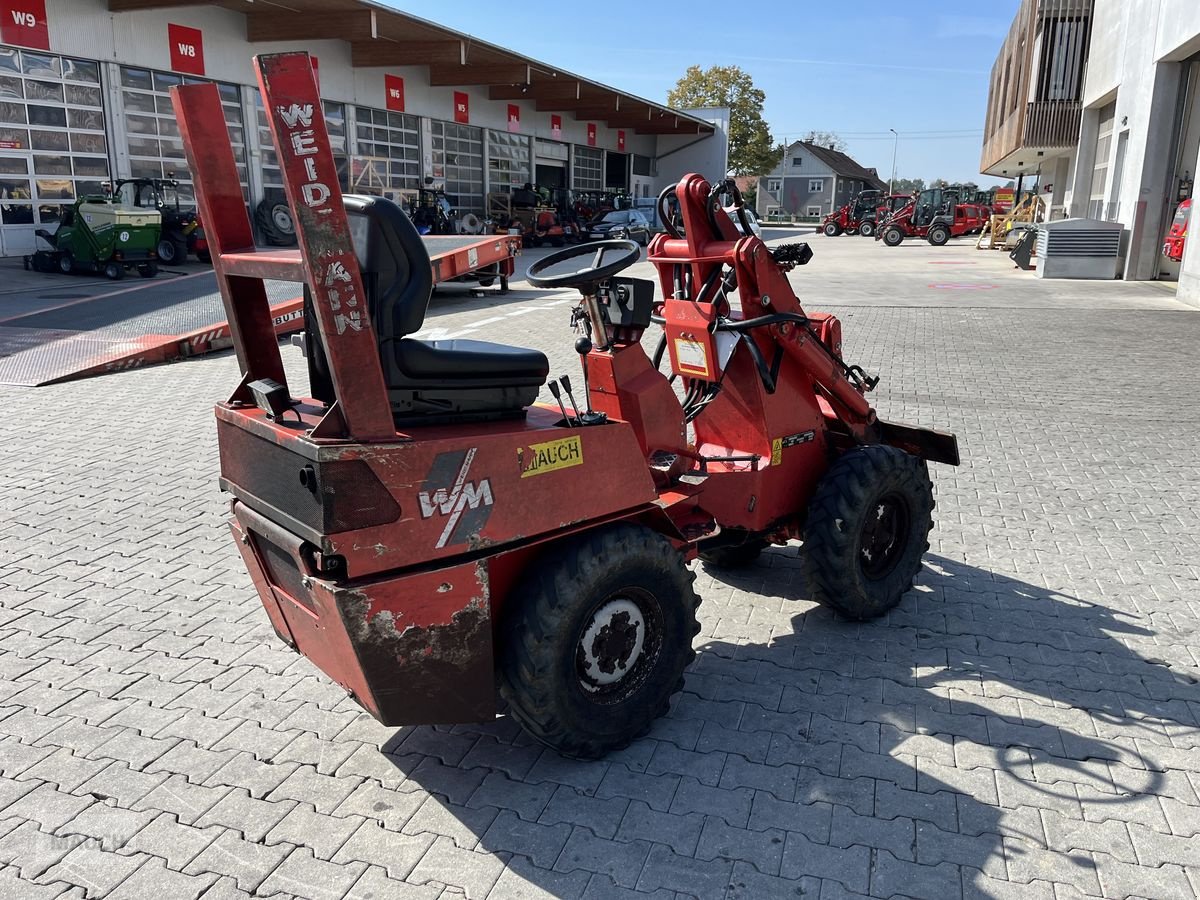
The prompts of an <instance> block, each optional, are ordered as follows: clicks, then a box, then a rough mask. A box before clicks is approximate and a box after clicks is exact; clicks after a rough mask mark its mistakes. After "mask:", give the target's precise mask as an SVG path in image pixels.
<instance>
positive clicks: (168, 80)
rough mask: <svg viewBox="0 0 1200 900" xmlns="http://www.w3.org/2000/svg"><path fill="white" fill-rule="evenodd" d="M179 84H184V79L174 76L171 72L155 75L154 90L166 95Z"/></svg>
mask: <svg viewBox="0 0 1200 900" xmlns="http://www.w3.org/2000/svg"><path fill="white" fill-rule="evenodd" d="M178 84H183V79H182V78H181V77H179V76H178V75H172V74H170V73H169V72H155V73H154V89H155V90H156V91H162V92H163V93H166V92H167V91H169V90H171V88H173V87H175V86H176V85H178Z"/></svg>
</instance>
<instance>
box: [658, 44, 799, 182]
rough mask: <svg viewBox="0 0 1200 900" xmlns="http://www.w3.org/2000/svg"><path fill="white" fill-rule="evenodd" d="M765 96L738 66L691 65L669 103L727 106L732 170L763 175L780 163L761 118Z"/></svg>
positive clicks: (687, 106)
mask: <svg viewBox="0 0 1200 900" xmlns="http://www.w3.org/2000/svg"><path fill="white" fill-rule="evenodd" d="M766 99H767V95H766V94H765V93H764V92H763V91H761V90H759V89H758V88H756V87H755V86H754V81H753V80H752V79H751V78H750V75H749V73H747V72H744V71H743V70H742V69H741V68H740V67H738V66H711V67H710V68H708V69H701V68H700V67H699V66H689V67H688V70H687V71H686V72H685V73H684V75H683V77H682V78H680V79H679V81H678V82H677V83H676V85H675V87H674V88H673V89H672V90H671V91H669V92H668V93H667V104H668V105H669V106H673V107H675V108H676V109H696V108H698V107H704V106H724V107H728V109H729V171H730V172H732V173H733V174H734V175H762V174H764V173H766V172H769V171H771V169H773V168H775V166H776V165H777V164H778V162H779V159H780V155H779V154H777V152H776V149H775V147H774V141H773V140H772V138H771V131H770V129H769V128H767V123H766V122H765V121H764V120H763V117H762V106H763V101H765V100H766Z"/></svg>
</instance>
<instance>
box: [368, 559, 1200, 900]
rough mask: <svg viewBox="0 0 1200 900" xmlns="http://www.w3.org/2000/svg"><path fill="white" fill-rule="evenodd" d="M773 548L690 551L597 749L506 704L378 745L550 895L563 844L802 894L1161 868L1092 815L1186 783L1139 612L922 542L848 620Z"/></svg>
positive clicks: (660, 880)
mask: <svg viewBox="0 0 1200 900" xmlns="http://www.w3.org/2000/svg"><path fill="white" fill-rule="evenodd" d="M796 563H797V561H796V559H795V554H794V551H791V550H789V549H787V548H774V549H773V550H771V551H769V552H768V553H767V554H764V556H763V557H762V559H761V560H760V561H759V563H758V564H757V565H755V566H753V567H750V568H748V569H745V570H741V571H730V570H718V569H715V568H714V569H707V570H705V569H704V568H701V569H700V570H699V575H698V589H699V591H700V593H701V596H702V597H704V598H705V601H704V603H703V605H702V607H701V610H700V618H701V622H702V624H703V626H704V631H703V632H702V634H701V636H700V637H698V638H697V641H698V644H697V648H698V650H699V655H698V658H697V660H696V662H695V663H694V665H693V667H692V669H691V670H690V672H689V675H688V677H687V682H686V686H685V689H684V693H683V694H682V695H681V696H680V698H679V699H678V702H677V703H676V704H675V705H674V707H673V710H672V712H671V714H670V715H669V716H668V717H666V718H665V719H663V720H660V722H658V723H657V724H656V725H655V727H654V729H653V730H652V731H651V733H650V735H649V736H647V737H646V738H644V739H642V740H640V741H638V742H635V743H634V744H633V745H632V746H631V747H629V748H628V749H627V750H625V751H622V752H620V753H618V754H614V755H613V756H610V757H609V758H608V759H606V760H603V761H600V762H588V763H581V762H574V761H570V760H565V759H562V758H560V757H558V756H557V755H556V754H554V753H552V752H551V751H548V750H545V751H544V750H542V749H540V748H539V747H537V746H536V745H534V744H533V743H532V742H531V741H530V739H529V738H527V737H526V736H525V735H524V734H523V733H521V732H520V730H519V729H518V728H517V727H516V725H515V724H514V723H513V722H512V721H511V720H508V719H505V718H499V719H497V720H496V721H495V722H494V723H489V724H488V725H486V726H474V725H471V726H457V727H455V728H453V729H449V728H437V729H435V728H409V729H403V730H401V731H400V732H399V733H397V734H396V735H395V736H394V738H393V739H392V740H391V741H389V742H388V744H387V745H386V746H385V747H384V748H383V749H384V750H385V752H389V753H392V754H396V755H394V756H391V757H390V758H391V760H392V761H393V762H394V764H395V765H396V766H397V767H399V768H400V770H401V771H403V772H404V774H405V775H407V777H408V778H409V779H411V781H413V782H415V783H416V784H418V785H420V786H421V787H422V788H424V789H426V790H428V791H430V792H432V793H433V794H435V795H437V800H438V802H439V804H440V805H441V807H442V810H443V813H444V815H445V817H446V818H447V819H448V820H450V821H451V822H452V824H451V826H450V827H451V831H452V832H453V831H457V832H460V833H461V840H460V838H456V839H455V840H456V841H460V846H461V847H463V848H471V847H475V846H476V843H475V842H476V841H477V842H478V849H483V850H488V851H492V852H494V853H498V854H501V856H502V858H508V855H509V854H517V855H518V856H517V857H516V858H515V859H513V860H512V861H511V862H510V863H509V866H510V868H513V867H514V866H516V867H517V869H518V871H517V873H516V874H518V875H519V876H520V877H521V878H523V879H525V881H527V882H528V883H530V884H532V885H535V886H537V887H538V888H540V889H541V890H543V891H546V892H549V893H550V894H554V895H557V894H559V893H560V892H563V891H567V890H568V888H571V887H572V886H573V885H574V884H575V882H577V881H579V880H580V875H581V873H580V872H579V871H577V870H579V869H583V870H587V871H591V872H598V873H601V874H600V875H599V876H596V877H598V878H599V879H601V884H602V885H606V884H608V883H609V882H612V883H613V884H616V885H619V886H623V887H625V888H636V889H638V890H641V891H648V892H653V891H654V890H656V889H657V888H659V887H666V888H668V889H670V890H675V891H680V892H683V893H685V894H692V895H694V896H697V897H704V898H707V897H714V896H716V897H722V896H726V897H746V898H762V897H773V896H790V897H794V896H799V895H800V893H804V894H806V895H809V896H815V895H816V890H817V885H818V882H817V879H823V880H824V881H825V882H836V883H837V884H840V885H842V886H844V888H845V889H848V890H849V891H851V892H857V893H861V894H872V895H875V896H882V897H888V896H892V895H893V894H898V893H899V894H904V895H906V896H912V897H922V898H925V897H928V898H935V900H942V898H945V897H949V896H961V895H963V894H964V893H965V894H966V895H967V896H972V895H983V896H994V895H995V893H996V892H997V891H998V890H1003V889H1005V888H1010V887H1011V885H1006V884H1003V883H1002V882H1008V881H1011V882H1016V883H1020V884H1026V883H1028V882H1032V881H1039V882H1042V883H1041V884H1035V885H1032V886H1031V887H1030V888H1029V889H1030V890H1033V891H1034V892H1035V894H1036V895H1037V896H1041V895H1042V894H1043V893H1046V892H1047V891H1049V890H1050V885H1049V884H1046V883H1045V882H1051V883H1059V884H1067V885H1073V886H1075V887H1076V888H1078V889H1079V890H1080V891H1082V892H1084V893H1087V894H1096V895H1099V894H1100V893H1101V881H1103V882H1104V893H1105V895H1106V896H1111V895H1112V893H1113V892H1114V891H1115V892H1117V893H1118V894H1119V895H1121V896H1124V895H1125V894H1124V893H1121V891H1124V890H1125V889H1126V888H1128V891H1130V892H1133V893H1138V894H1141V893H1144V892H1146V890H1147V888H1150V890H1149V894H1148V895H1154V896H1170V895H1173V894H1174V893H1175V892H1176V891H1175V887H1177V885H1176V883H1175V881H1174V880H1173V879H1174V878H1175V876H1178V879H1179V880H1180V883H1181V884H1182V885H1184V886H1185V889H1186V879H1185V877H1184V876H1183V873H1182V870H1181V869H1179V868H1178V867H1177V866H1164V865H1161V863H1163V862H1164V860H1161V859H1160V860H1154V861H1152V862H1151V865H1157V866H1158V867H1157V868H1148V867H1145V866H1143V867H1141V868H1138V867H1137V864H1138V862H1139V859H1138V856H1137V855H1136V854H1135V851H1134V848H1133V846H1132V845H1131V844H1130V840H1129V837H1128V836H1127V835H1128V833H1127V832H1126V831H1125V830H1124V829H1123V828H1117V829H1114V828H1112V827H1109V826H1105V825H1104V824H1103V823H1105V822H1116V821H1121V822H1128V823H1131V826H1130V827H1131V830H1136V829H1139V828H1140V829H1143V830H1144V831H1147V832H1148V833H1149V832H1154V831H1158V832H1167V833H1169V832H1170V828H1169V826H1168V825H1167V823H1166V820H1165V819H1164V817H1163V810H1162V806H1161V805H1160V803H1159V800H1158V795H1162V796H1163V797H1166V798H1175V800H1179V801H1182V802H1184V803H1188V804H1195V803H1196V802H1197V800H1196V795H1195V793H1194V792H1193V790H1192V787H1191V786H1190V784H1189V783H1188V780H1187V777H1186V775H1184V774H1183V772H1181V771H1172V770H1171V767H1170V761H1171V760H1170V756H1171V754H1172V753H1179V752H1180V751H1178V750H1176V749H1174V748H1173V746H1172V740H1171V736H1172V735H1173V734H1183V733H1190V734H1191V735H1193V741H1194V740H1195V737H1194V736H1195V734H1196V733H1197V724H1198V723H1197V721H1196V712H1197V711H1198V710H1200V687H1198V686H1197V684H1196V682H1195V681H1194V680H1193V679H1191V678H1188V677H1180V676H1176V675H1174V674H1173V673H1172V671H1171V670H1170V668H1169V667H1168V666H1167V665H1165V664H1163V663H1161V662H1159V661H1157V660H1155V659H1147V658H1144V657H1142V656H1140V655H1139V654H1138V653H1136V652H1135V651H1134V650H1132V649H1131V648H1130V647H1129V646H1127V645H1126V642H1127V641H1130V642H1137V641H1139V640H1141V641H1145V640H1146V639H1149V638H1152V637H1153V635H1154V632H1153V631H1152V630H1151V629H1149V628H1147V627H1145V625H1144V624H1142V623H1139V622H1138V621H1137V619H1136V618H1135V617H1132V616H1126V615H1123V614H1120V613H1116V612H1114V611H1112V610H1110V609H1108V608H1106V607H1105V606H1102V605H1100V604H1098V603H1093V602H1090V601H1088V600H1086V599H1083V598H1077V597H1073V596H1069V595H1066V594H1062V593H1058V592H1055V591H1052V590H1046V589H1043V588H1038V587H1035V586H1033V585H1030V584H1026V583H1024V582H1021V581H1017V580H1015V579H1011V578H1006V577H1004V576H1002V575H999V574H996V573H992V572H989V571H987V570H984V569H980V568H976V567H973V566H970V565H965V564H963V563H958V562H954V561H952V560H949V559H945V558H942V557H938V556H934V555H931V556H927V557H926V566H925V568H924V569H923V571H922V573H921V575H920V577H919V579H918V584H917V587H916V588H915V589H914V590H913V591H912V592H910V593H909V594H908V595H907V596H906V597H905V599H904V601H903V603H902V604H901V605H900V607H899V608H898V609H896V610H894V611H893V612H892V613H891V614H890V615H889V616H888V617H886V618H885V619H884V620H881V621H878V622H874V623H865V624H856V623H851V622H846V621H844V620H841V619H838V618H837V617H835V616H833V615H832V614H831V613H829V612H828V611H827V610H825V609H822V608H820V607H817V606H816V605H815V604H813V603H811V602H810V601H808V600H807V599H806V598H807V593H806V591H805V588H804V584H803V580H802V577H801V576H800V573H799V570H798V569H797V568H796ZM1189 703H1191V704H1192V705H1191V706H1189ZM1197 743H1200V742H1197ZM424 754H428V755H429V756H434V757H438V758H439V759H440V762H438V761H436V760H430V759H429V757H428V756H425V755H424ZM497 809H499V810H501V811H500V812H499V813H497V812H496V810H497ZM1091 851H1096V852H1095V853H1093V852H1091ZM1141 862H1142V863H1143V864H1145V863H1146V860H1145V859H1142V860H1141ZM776 876H779V877H776ZM1150 879H1152V880H1150ZM583 880H584V881H586V879H583ZM595 889H596V888H595V887H593V890H595ZM826 890H840V888H835V886H833V885H831V886H829V887H827V888H826ZM797 891H799V892H800V893H797ZM822 896H824V894H822Z"/></svg>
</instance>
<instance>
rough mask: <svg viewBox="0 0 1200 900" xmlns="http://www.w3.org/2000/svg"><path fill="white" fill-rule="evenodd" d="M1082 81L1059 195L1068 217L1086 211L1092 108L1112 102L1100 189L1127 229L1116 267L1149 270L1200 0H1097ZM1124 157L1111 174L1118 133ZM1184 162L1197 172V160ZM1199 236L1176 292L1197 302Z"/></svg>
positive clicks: (1171, 189) (1144, 275) (1168, 195)
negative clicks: (1077, 122) (1079, 112)
mask: <svg viewBox="0 0 1200 900" xmlns="http://www.w3.org/2000/svg"><path fill="white" fill-rule="evenodd" d="M1092 28H1093V30H1092V39H1091V47H1090V50H1089V58H1088V72H1087V79H1086V81H1085V84H1084V106H1085V109H1084V114H1083V127H1082V129H1081V134H1080V147H1079V152H1078V156H1077V159H1076V162H1075V171H1074V174H1073V177H1072V189H1071V192H1070V194H1069V196H1068V197H1067V198H1066V199H1067V202H1068V204H1069V206H1070V209H1071V212H1072V214H1074V215H1086V214H1087V198H1088V195H1089V193H1090V188H1091V182H1092V171H1093V169H1094V166H1095V163H1096V160H1095V142H1096V123H1097V121H1098V114H1099V109H1100V107H1102V106H1105V105H1107V104H1108V103H1111V102H1113V101H1114V100H1115V102H1116V118H1115V121H1114V129H1113V140H1112V142H1111V147H1110V149H1109V172H1110V183H1109V184H1108V186H1107V192H1106V197H1107V200H1108V204H1109V210H1108V211H1109V212H1110V213H1111V217H1112V218H1114V219H1116V220H1117V221H1120V222H1121V223H1122V224H1123V225H1125V227H1126V229H1127V230H1128V250H1127V256H1126V260H1125V269H1124V274H1125V277H1126V278H1129V279H1150V278H1154V277H1155V276H1156V274H1157V273H1158V271H1159V250H1160V245H1161V240H1162V237H1163V234H1164V232H1165V228H1166V225H1167V223H1168V222H1169V220H1170V216H1171V213H1172V212H1173V210H1174V206H1175V202H1176V196H1175V180H1174V178H1173V177H1172V176H1173V174H1174V171H1175V159H1174V152H1175V149H1176V148H1177V147H1178V146H1179V144H1178V143H1177V139H1178V136H1177V135H1176V130H1177V115H1178V108H1179V104H1180V102H1181V97H1180V85H1181V79H1182V75H1183V68H1184V67H1183V66H1182V65H1181V63H1182V62H1183V61H1184V60H1186V59H1188V58H1189V57H1191V56H1192V55H1194V54H1196V53H1197V52H1200V3H1198V2H1196V0H1096V3H1095V10H1094V13H1093V17H1092ZM1122 133H1127V137H1126V139H1125V143H1126V147H1125V159H1124V165H1123V168H1122V170H1121V175H1120V178H1119V180H1118V179H1116V178H1114V177H1112V175H1115V173H1116V171H1117V165H1116V162H1117V153H1118V149H1119V147H1120V146H1121V143H1122V141H1121V135H1122ZM1182 168H1184V169H1190V171H1191V172H1192V173H1193V174H1195V172H1196V171H1197V168H1200V153H1197V158H1196V159H1191V160H1186V159H1185V160H1184V161H1183V164H1182ZM1196 244H1200V240H1196V239H1193V240H1191V241H1189V246H1188V248H1187V253H1186V254H1185V258H1184V261H1183V265H1182V267H1181V270H1180V275H1179V297H1180V299H1183V300H1186V301H1187V302H1189V303H1193V304H1195V305H1197V306H1200V252H1197V250H1198V248H1197V247H1196V246H1195V245H1196Z"/></svg>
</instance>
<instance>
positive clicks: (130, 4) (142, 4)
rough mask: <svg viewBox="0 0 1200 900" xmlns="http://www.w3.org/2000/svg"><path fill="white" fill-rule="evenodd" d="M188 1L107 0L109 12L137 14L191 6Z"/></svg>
mask: <svg viewBox="0 0 1200 900" xmlns="http://www.w3.org/2000/svg"><path fill="white" fill-rule="evenodd" d="M191 5H192V4H191V3H189V2H188V0H175V2H173V3H172V2H169V0H108V11H109V12H138V11H139V10H143V9H170V8H172V7H175V6H191Z"/></svg>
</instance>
